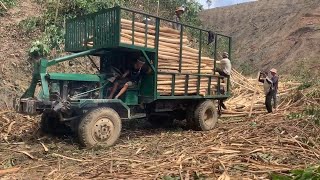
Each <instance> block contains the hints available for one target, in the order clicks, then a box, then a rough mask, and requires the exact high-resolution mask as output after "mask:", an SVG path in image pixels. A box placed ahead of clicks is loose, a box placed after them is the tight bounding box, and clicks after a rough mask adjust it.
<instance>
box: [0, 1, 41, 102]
mask: <svg viewBox="0 0 320 180" xmlns="http://www.w3.org/2000/svg"><path fill="white" fill-rule="evenodd" d="M40 9H41V8H40V7H39V5H37V3H35V2H34V1H32V0H25V1H21V2H20V1H19V4H18V6H16V7H13V8H12V9H9V10H8V12H6V14H5V15H4V16H2V17H1V16H0V22H1V23H0V44H1V48H0V55H1V56H0V62H1V65H0V80H1V81H0V87H1V88H0V108H9V107H11V106H12V99H13V97H14V96H16V95H17V94H19V95H20V94H21V93H23V92H24V91H25V90H26V88H27V87H28V82H29V81H30V80H31V75H32V63H31V62H30V61H28V53H27V49H28V48H29V47H30V45H31V42H32V41H33V40H34V39H35V38H36V37H37V32H34V33H30V34H24V33H23V32H22V31H21V28H20V26H19V24H20V22H22V21H23V20H25V19H27V18H29V17H34V16H39V15H40V14H41V10H40Z"/></svg>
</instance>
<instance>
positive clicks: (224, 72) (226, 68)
mask: <svg viewBox="0 0 320 180" xmlns="http://www.w3.org/2000/svg"><path fill="white" fill-rule="evenodd" d="M220 64H221V69H220V68H216V71H217V72H218V73H219V75H220V76H224V77H226V78H229V77H230V74H231V61H230V59H229V54H228V53H227V52H223V53H222V60H221V61H220ZM222 79H224V78H222ZM223 81H224V80H223ZM221 91H222V92H221V93H222V94H223V93H224V90H221ZM219 104H220V106H221V107H222V108H223V109H227V107H226V105H225V104H224V103H223V100H220V101H219Z"/></svg>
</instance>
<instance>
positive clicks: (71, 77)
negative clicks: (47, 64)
mask: <svg viewBox="0 0 320 180" xmlns="http://www.w3.org/2000/svg"><path fill="white" fill-rule="evenodd" d="M48 75H49V77H50V79H52V80H68V81H92V82H99V81H100V77H99V76H98V75H94V74H65V73H49V74H48Z"/></svg>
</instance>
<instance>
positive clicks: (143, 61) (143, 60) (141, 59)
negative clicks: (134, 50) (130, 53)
mask: <svg viewBox="0 0 320 180" xmlns="http://www.w3.org/2000/svg"><path fill="white" fill-rule="evenodd" d="M138 62H139V63H142V64H144V63H146V59H145V58H144V57H139V58H138Z"/></svg>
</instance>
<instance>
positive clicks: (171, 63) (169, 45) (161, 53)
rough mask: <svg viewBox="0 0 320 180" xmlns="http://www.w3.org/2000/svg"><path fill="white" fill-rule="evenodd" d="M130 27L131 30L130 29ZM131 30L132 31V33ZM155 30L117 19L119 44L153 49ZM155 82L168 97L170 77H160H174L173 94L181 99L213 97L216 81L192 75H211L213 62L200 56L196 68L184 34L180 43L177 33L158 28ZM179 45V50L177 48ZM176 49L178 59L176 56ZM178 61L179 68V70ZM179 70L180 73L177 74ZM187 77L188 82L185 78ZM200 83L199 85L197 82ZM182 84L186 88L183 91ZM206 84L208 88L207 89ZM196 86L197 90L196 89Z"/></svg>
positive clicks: (196, 55)
mask: <svg viewBox="0 0 320 180" xmlns="http://www.w3.org/2000/svg"><path fill="white" fill-rule="evenodd" d="M133 27H134V28H133ZM133 29H134V31H132V30H133ZM155 40H156V27H155V26H153V25H150V24H148V25H147V28H146V24H144V23H140V22H134V25H133V23H132V21H130V20H126V19H121V43H125V44H130V45H135V46H141V47H147V48H155ZM158 42H159V43H158V81H157V84H158V86H157V89H158V93H160V94H161V95H170V94H171V93H172V90H171V89H172V87H173V86H172V75H171V74H163V73H176V74H177V75H176V77H175V82H174V94H175V95H185V94H195V93H197V92H199V94H201V95H206V94H208V93H209V92H208V91H209V90H210V91H211V92H210V94H212V93H215V91H216V85H217V78H211V82H210V83H209V78H208V77H203V76H202V77H201V78H199V77H198V76H196V75H192V74H208V75H212V74H213V71H212V69H213V66H214V60H213V59H212V58H209V57H204V56H201V64H200V65H199V50H198V49H194V48H191V47H190V46H189V41H188V38H187V35H186V33H183V38H181V39H180V31H178V30H175V29H172V28H168V27H160V28H159V41H158ZM180 42H182V46H180ZM87 46H93V42H88V43H87ZM180 47H182V50H181V56H180ZM180 58H181V65H180V66H179V62H180ZM179 70H180V71H179ZM179 73H181V74H190V76H189V77H188V81H186V78H187V77H186V75H181V74H179ZM198 80H200V82H198ZM186 82H187V83H188V86H187V87H186ZM208 84H210V87H208ZM198 86H199V88H198Z"/></svg>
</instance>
